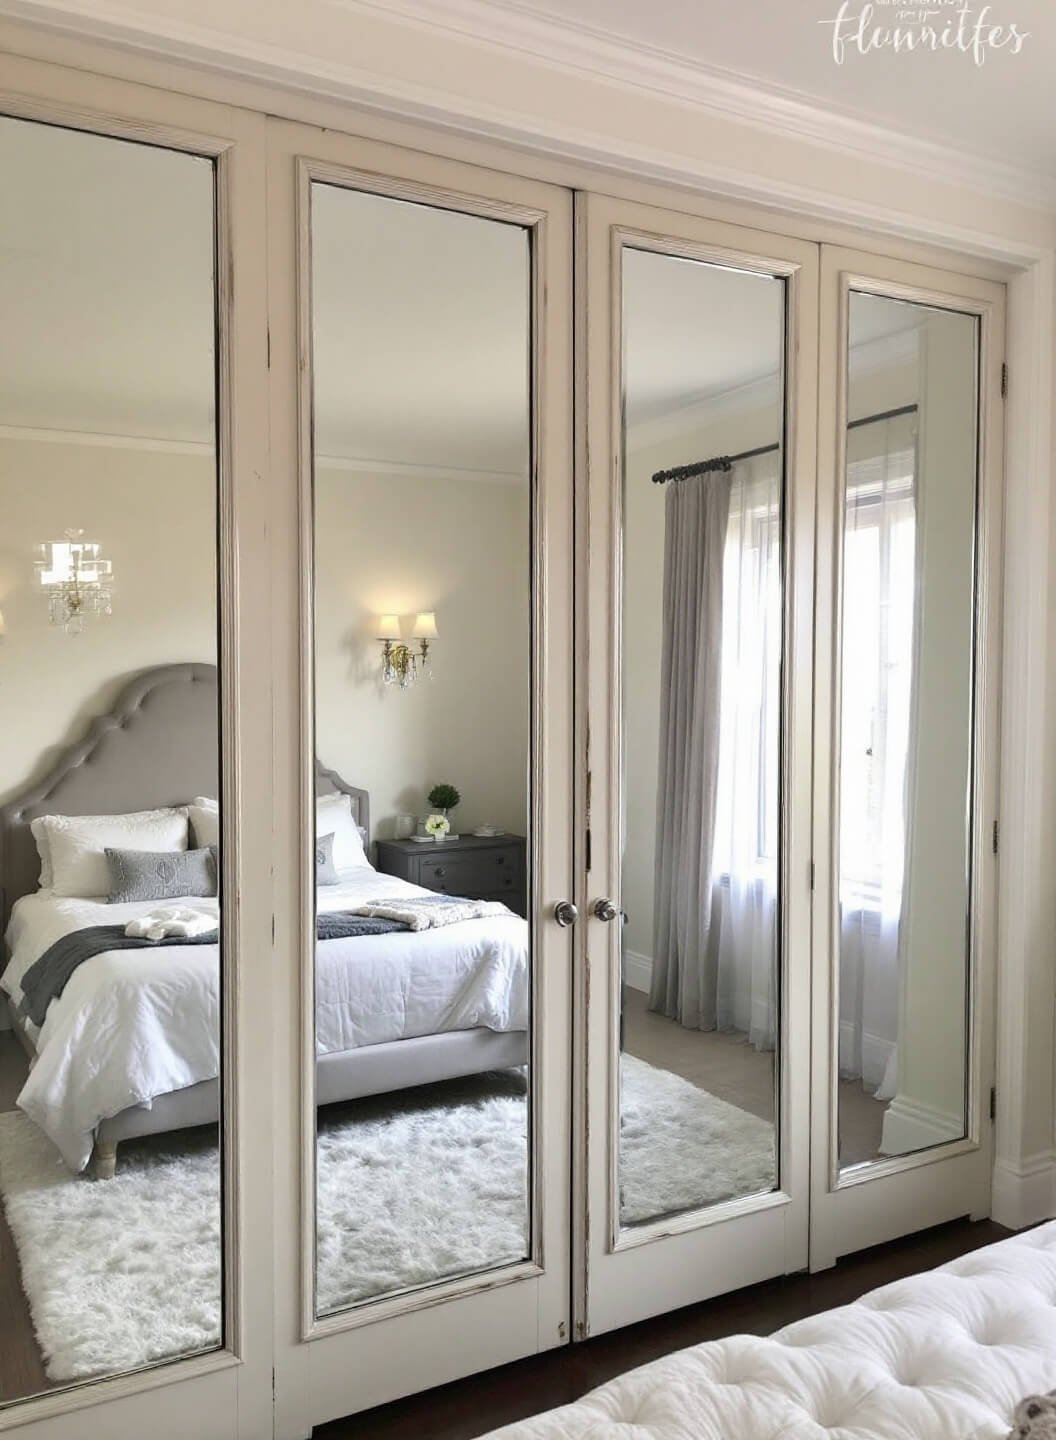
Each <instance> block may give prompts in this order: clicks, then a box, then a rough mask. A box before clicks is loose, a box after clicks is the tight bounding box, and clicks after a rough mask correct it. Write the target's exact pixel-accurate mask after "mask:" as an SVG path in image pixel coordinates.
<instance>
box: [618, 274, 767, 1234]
mask: <svg viewBox="0 0 1056 1440" xmlns="http://www.w3.org/2000/svg"><path fill="white" fill-rule="evenodd" d="M784 354H785V282H784V280H783V279H781V278H778V277H775V276H773V275H766V274H758V273H752V272H749V271H745V270H738V269H735V268H733V267H731V266H724V265H718V264H708V263H703V262H701V261H698V260H692V259H685V258H682V257H680V256H677V255H664V254H657V253H655V252H654V251H651V250H642V249H636V248H634V247H633V246H627V247H626V248H625V249H624V252H623V596H622V601H623V622H622V636H623V655H622V670H623V684H622V695H623V715H622V722H623V814H622V816H621V828H622V836H623V852H622V870H621V894H622V904H623V909H624V922H625V923H624V925H623V928H622V942H623V943H622V968H623V989H622V1011H621V1057H620V1131H619V1136H620V1139H619V1145H620V1222H621V1224H622V1225H624V1226H632V1225H636V1224H640V1223H642V1222H643V1221H650V1220H654V1219H656V1218H658V1217H661V1216H665V1215H671V1214H677V1213H678V1212H680V1211H685V1210H695V1209H699V1208H701V1207H702V1206H707V1205H714V1204H716V1203H717V1202H720V1201H727V1200H734V1199H740V1198H743V1197H745V1196H748V1195H754V1194H759V1193H762V1192H766V1191H768V1190H772V1189H773V1188H774V1187H775V1185H776V1184H777V1179H778V1165H777V1157H778V1119H779V1112H780V1105H779V1091H778V1084H777V1077H778V1075H779V1072H780V1065H779V1047H780V1005H779V995H780V931H781V926H780V908H781V907H780V888H781V885H780V873H781V866H780V853H781V776H780V766H781V712H782V689H781V681H782V653H783V615H784V606H783V588H782V546H783V505H782V494H783V488H784V373H783V372H784Z"/></svg>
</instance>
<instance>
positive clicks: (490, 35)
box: [324, 0, 1056, 209]
mask: <svg viewBox="0 0 1056 1440" xmlns="http://www.w3.org/2000/svg"><path fill="white" fill-rule="evenodd" d="M324 3H325V4H327V5H328V6H329V7H330V8H332V9H338V10H344V11H347V12H349V13H356V12H358V13H362V14H374V15H378V16H383V17H385V18H386V19H395V20H400V21H402V22H403V23H405V24H408V25H412V26H414V27H417V28H425V29H430V30H433V31H446V32H447V33H449V34H454V35H457V36H459V37H460V38H461V39H463V40H470V41H472V42H474V43H476V44H478V45H490V46H497V47H499V48H501V49H505V50H513V51H516V52H519V53H521V54H525V55H529V56H531V57H532V58H533V59H535V60H539V61H542V62H543V63H545V64H547V65H551V66H556V67H559V68H561V69H565V70H569V69H571V70H577V71H579V72H581V73H585V74H588V75H591V76H593V77H595V78H600V79H604V80H607V81H610V82H614V83H615V84H617V85H622V86H629V87H631V88H634V89H638V90H648V91H652V92H653V93H655V94H659V95H662V96H664V97H665V98H666V99H669V100H671V99H674V100H678V101H682V102H684V103H686V104H689V105H692V106H693V107H694V108H695V109H698V110H706V111H708V112H710V113H711V114H714V115H717V116H720V117H722V118H723V119H726V120H736V121H738V122H739V123H741V124H746V125H750V126H752V127H753V128H754V129H757V130H762V131H764V132H765V133H767V134H772V133H773V132H774V131H775V130H776V131H778V132H779V133H783V134H785V135H791V136H794V137H796V138H798V139H801V140H808V141H810V142H811V143H813V144H815V145H821V146H823V147H824V148H825V149H827V150H833V151H836V152H842V153H850V154H852V155H856V156H865V157H867V158H868V159H870V160H872V161H874V162H875V161H879V162H880V163H881V164H885V165H889V166H891V167H892V168H894V169H896V170H905V171H909V172H910V173H915V174H918V175H922V176H925V177H926V178H928V179H931V180H941V181H943V182H944V183H946V184H954V185H963V186H964V187H965V188H966V189H969V190H977V191H984V192H986V193H990V194H999V195H1002V196H1004V197H1005V198H1007V199H1011V200H1016V201H1018V202H1019V203H1021V204H1026V205H1030V206H1033V207H1034V208H1036V209H1050V208H1053V207H1054V206H1056V177H1054V176H1053V175H1052V174H1051V173H1050V172H1049V171H1047V170H1041V169H1039V170H1035V169H1032V168H1031V167H1029V166H1023V165H1018V164H1015V163H1013V162H1011V161H1008V160H1006V159H1002V158H1000V157H998V156H994V155H980V154H978V153H977V152H975V151H970V150H964V149H961V148H959V147H958V146H957V145H956V144H953V143H952V142H950V141H946V140H943V141H934V140H926V139H923V138H922V137H921V136H920V135H919V134H918V133H917V132H915V131H909V130H900V129H899V128H898V127H897V126H888V125H883V124H881V123H880V122H878V121H874V120H865V119H862V118H861V116H859V115H856V114H854V112H853V111H850V110H848V109H847V108H846V107H844V106H837V105H828V104H824V103H821V102H819V101H818V100H817V99H815V98H813V97H811V96H809V95H807V94H805V93H804V92H802V91H797V90H795V89H793V88H791V87H788V86H781V85H775V84H773V83H772V82H770V81H765V80H761V79H759V78H757V77H754V76H748V75H744V74H741V73H739V72H737V71H733V70H729V69H726V68H725V67H723V66H719V65H709V64H707V63H706V62H704V61H700V60H694V59H690V58H688V57H687V56H684V55H679V54H677V53H675V52H674V51H670V50H665V49H663V48H662V47H661V46H658V45H650V44H646V43H643V42H642V41H639V40H633V41H632V40H629V39H624V38H623V37H621V36H619V35H616V34H614V33H613V32H612V31H610V30H604V29H602V28H601V27H600V26H595V25H590V24H588V23H586V22H585V21H581V20H573V19H571V18H569V17H567V16H563V15H562V16H558V15H543V14H541V13H540V12H539V11H538V10H536V9H535V8H534V7H533V6H531V5H527V4H524V3H522V0H444V3H443V5H442V6H438V5H436V4H435V3H434V0H324Z"/></svg>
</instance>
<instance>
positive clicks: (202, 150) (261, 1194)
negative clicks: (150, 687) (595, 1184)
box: [0, 55, 277, 1440]
mask: <svg viewBox="0 0 1056 1440" xmlns="http://www.w3.org/2000/svg"><path fill="white" fill-rule="evenodd" d="M0 113H2V114H6V115H12V116H16V117H19V118H23V119H27V120H37V121H43V122H46V123H50V124H58V125H65V126H70V127H73V128H75V129H80V130H86V131H91V132H93V133H95V134H100V135H112V136H115V137H118V138H123V139H128V140H135V141H140V142H142V143H145V144H152V145H159V146H166V147H169V148H172V149H177V150H186V151H189V152H191V153H194V154H198V155H206V156H213V157H215V159H216V166H217V172H216V173H217V184H216V195H217V207H216V208H217V243H216V257H217V300H218V303H217V324H218V335H217V353H218V367H219V395H220V408H219V414H218V420H217V454H218V473H219V564H218V574H219V596H220V599H219V608H220V614H219V622H220V623H219V638H220V654H219V659H220V676H221V687H222V694H223V697H224V698H223V707H222V715H221V759H222V796H221V803H222V814H223V834H224V844H223V856H222V885H223V888H222V894H223V896H224V925H223V930H222V945H221V950H222V959H221V972H222V979H223V992H222V993H223V1001H222V1013H223V1027H222V1037H221V1039H222V1057H223V1058H222V1065H223V1077H224V1089H225V1103H224V1112H223V1122H222V1135H223V1155H224V1165H223V1173H224V1195H225V1210H224V1213H225V1222H224V1234H223V1245H224V1268H225V1286H224V1336H225V1345H224V1348H222V1349H219V1350H217V1351H215V1352H212V1353H210V1354H207V1355H203V1356H199V1357H197V1358H192V1359H187V1360H178V1361H174V1362H172V1363H171V1364H162V1365H158V1366H155V1367H151V1368H148V1369H144V1370H140V1371H137V1372H134V1373H132V1374H129V1375H124V1376H119V1377H116V1378H113V1379H103V1380H98V1381H93V1382H91V1383H88V1384H84V1385H74V1386H72V1387H70V1388H66V1389H62V1390H56V1391H54V1392H49V1393H46V1394H43V1395H41V1396H38V1397H36V1398H33V1399H29V1400H26V1401H22V1402H14V1403H12V1404H11V1405H9V1406H6V1407H4V1408H3V1409H0V1433H2V1432H6V1431H8V1430H12V1431H13V1430H19V1431H20V1432H21V1433H26V1434H30V1433H31V1434H32V1435H33V1436H34V1437H36V1436H40V1437H42V1440H84V1436H85V1435H86V1434H89V1433H92V1434H104V1433H105V1434H106V1435H107V1436H108V1437H113V1440H141V1437H142V1436H143V1435H146V1434H150V1435H160V1434H162V1433H170V1434H173V1435H175V1434H177V1433H183V1434H193V1435H195V1436H201V1437H202V1440H214V1437H215V1440H231V1437H234V1436H238V1437H244V1440H257V1437H259V1436H261V1435H264V1434H269V1433H270V1427H271V1396H270V1388H271V1364H272V1295H273V1287H272V1283H271V1275H270V1272H269V1267H268V1266H267V1265H264V1266H260V1265H258V1264H255V1263H251V1262H252V1261H253V1260H254V1257H259V1256H261V1255H267V1254H268V1253H269V1252H270V1248H271V1236H272V1204H271V1172H272V1163H271V1146H270V1139H269V1137H270V1133H271V1111H272V1084H273V1078H274V1075H273V1068H272V1065H271V1062H270V1057H269V1055H268V1052H267V1048H266V1047H261V1046H259V1045H254V1044H253V1043H252V1038H251V1037H253V1036H255V1035H260V1034H265V1035H266V1034H268V1033H269V1032H270V1029H271V1024H272V1020H271V1012H272V1005H273V1000H274V996H275V994H276V993H277V992H276V983H277V982H276V980H275V976H274V975H273V973H272V937H271V917H270V913H269V912H270V905H269V904H268V903H267V898H266V897H268V896H270V893H271V885H272V869H271V813H272V812H271V737H270V722H269V716H270V712H271V672H270V668H269V665H268V649H269V637H268V626H269V583H268V578H269V577H268V567H267V561H266V553H265V551H264V548H263V546H262V544H260V543H259V542H260V539H261V537H263V535H264V534H265V531H266V526H267V515H266V500H265V496H264V494H263V493H262V491H261V487H260V483H259V477H260V476H261V475H263V474H265V473H266V470H267V408H266V401H267V393H266V387H267V371H266V367H265V364H264V354H265V344H266V335H265V316H264V313H263V311H262V308H261V306H260V295H261V294H262V292H263V287H264V284H265V273H264V265H263V256H262V253H261V248H260V244H259V239H260V235H261V233H262V227H263V224H264V165H263V143H264V123H263V120H262V118H261V117H258V116H254V115H251V114H248V113H246V112H244V111H239V110H234V109H231V108H230V107H226V106H221V105H217V104H213V103H210V102H205V101H202V100H198V99H192V98H190V97H187V96H180V95H175V94H171V93H166V92H164V91H159V90H154V89H148V88H145V87H141V86H135V85H130V84H127V83H125V82H123V81H117V80H112V79H109V78H104V77H101V76H98V75H93V74H90V73H85V72H81V71H76V70H67V69H60V68H58V67H55V66H51V65H47V64H43V63H40V62H37V61H32V60H26V59H21V58H17V57H15V56H11V55H0ZM115 223H120V221H119V217H116V216H115ZM236 274H237V275H238V277H239V284H238V285H237V286H236V285H235V284H234V283H233V282H234V276H235V275H236ZM188 583H194V580H193V578H191V579H189V581H188ZM245 895H254V896H258V897H260V902H259V903H257V904H254V905H240V904H239V903H238V899H237V897H238V896H245ZM262 980H263V983H262ZM163 1412H167V1413H170V1414H171V1415H172V1417H173V1425H172V1428H171V1429H170V1430H169V1431H168V1432H163V1431H162V1430H161V1429H160V1428H159V1413H163Z"/></svg>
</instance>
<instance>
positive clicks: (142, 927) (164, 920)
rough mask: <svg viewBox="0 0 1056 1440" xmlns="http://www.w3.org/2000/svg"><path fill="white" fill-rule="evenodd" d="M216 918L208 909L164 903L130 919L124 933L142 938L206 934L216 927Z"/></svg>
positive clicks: (162, 938) (153, 938) (154, 938)
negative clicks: (134, 918)
mask: <svg viewBox="0 0 1056 1440" xmlns="http://www.w3.org/2000/svg"><path fill="white" fill-rule="evenodd" d="M217 923H218V922H217V918H216V916H215V915H211V914H210V913H209V911H208V910H195V909H193V908H192V907H190V906H185V905H165V906H162V907H161V909H159V910H151V911H149V912H148V913H147V914H146V915H141V916H140V917H139V919H138V920H130V921H129V922H128V924H127V925H126V926H125V934H126V935H131V936H134V937H137V938H140V939H144V940H165V939H167V938H168V937H169V936H170V935H172V936H177V937H180V938H183V937H186V936H193V935H207V934H208V933H209V931H210V930H215V929H216V928H217Z"/></svg>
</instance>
